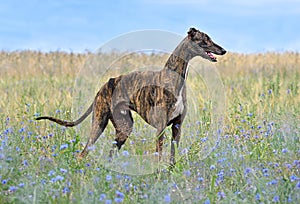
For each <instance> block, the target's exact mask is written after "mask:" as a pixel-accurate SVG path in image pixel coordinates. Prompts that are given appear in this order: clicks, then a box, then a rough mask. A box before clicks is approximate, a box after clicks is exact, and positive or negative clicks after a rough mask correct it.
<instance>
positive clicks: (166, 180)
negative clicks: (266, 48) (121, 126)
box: [0, 51, 300, 203]
mask: <svg viewBox="0 0 300 204" xmlns="http://www.w3.org/2000/svg"><path fill="white" fill-rule="evenodd" d="M93 57H95V56H94V55H93V54H92V53H88V52H87V53H84V54H74V53H71V54H69V53H63V52H51V53H42V52H32V51H20V52H10V53H7V52H1V53H0V76H1V77H0V90H1V96H0V97H1V100H0V117H1V123H0V140H1V145H0V172H1V174H0V181H1V183H0V202H1V203H44V202H45V203H71V202H72V203H83V202H84V203H129V202H131V203H242V202H244V203H272V202H278V203H285V202H291V203H299V201H300V172H299V169H300V160H299V158H300V141H299V139H300V137H299V135H300V133H299V129H300V126H299V124H300V117H299V116H300V108H299V107H300V96H299V94H300V93H299V92H300V91H299V88H300V87H299V86H300V69H299V66H300V56H299V54H298V53H265V54H248V55H244V54H236V53H228V54H226V55H225V56H224V57H220V58H219V62H218V63H217V64H216V68H217V71H218V73H219V75H220V78H221V80H222V82H223V83H224V87H225V89H224V91H225V95H226V101H224V107H225V111H224V118H223V121H222V127H221V128H220V129H219V130H218V133H217V134H218V135H209V134H208V133H209V129H210V127H211V126H212V124H211V123H212V122H214V121H212V120H211V118H212V115H213V114H214V112H213V109H211V104H210V101H209V95H210V93H209V92H208V90H207V87H206V85H205V83H204V82H203V80H202V79H201V78H200V77H199V75H197V74H190V75H189V78H188V82H187V83H188V87H189V92H188V94H189V93H190V94H192V95H189V107H191V108H190V109H189V111H190V112H189V117H188V118H187V119H186V121H185V123H184V125H183V127H182V128H183V130H182V131H183V132H182V139H181V141H182V142H181V144H180V146H179V149H178V152H177V160H178V162H177V164H176V166H175V167H174V169H173V171H168V170H167V169H163V170H161V171H159V172H158V173H154V174H149V175H142V176H134V175H130V174H124V173H118V172H115V171H112V170H109V168H105V165H103V163H101V162H99V151H101V149H103V145H104V144H103V143H102V142H105V141H112V140H113V134H114V130H113V128H112V127H111V125H110V126H109V127H108V128H107V130H106V131H105V132H104V134H103V138H102V139H101V142H98V143H96V145H95V146H96V147H95V149H93V150H92V151H91V152H90V154H89V155H88V157H86V158H84V159H82V160H78V159H77V157H76V155H77V154H78V152H79V151H80V150H82V148H83V145H84V144H85V143H86V141H87V137H88V134H89V130H90V120H87V121H85V122H84V123H83V124H82V125H80V126H79V127H76V128H73V129H72V128H64V127H61V126H59V125H56V124H53V123H50V122H36V121H34V118H35V117H36V116H39V115H53V116H56V117H59V118H63V119H74V117H75V116H77V115H78V114H80V113H82V111H84V108H85V107H82V108H81V109H80V108H78V109H76V111H77V113H75V116H74V113H72V111H73V112H74V109H73V110H72V107H73V106H74V100H75V99H74V96H75V95H76V94H78V90H76V88H77V87H79V86H80V85H82V87H83V89H84V90H87V92H88V93H89V94H90V95H89V96H94V95H95V93H96V91H97V90H98V89H99V88H100V86H101V85H102V84H103V83H104V82H105V81H107V80H108V78H109V77H110V76H117V75H119V74H120V73H127V72H129V71H131V70H137V69H139V68H140V67H141V68H143V67H144V68H145V69H147V68H149V66H148V65H149V64H150V65H151V66H153V67H155V68H157V67H159V66H162V65H163V64H162V62H164V61H165V60H166V59H167V57H168V56H167V55H159V54H153V55H149V54H134V55H130V56H125V57H122V59H121V60H118V61H116V59H119V58H118V57H120V55H119V54H117V53H112V54H100V55H99V56H97V57H98V58H97V59H101V61H100V62H99V61H97V60H96V61H95V63H98V64H93V63H91V64H86V62H87V61H89V62H91V61H93V60H91V59H93ZM105 64H113V67H111V68H110V69H109V70H106V71H104V70H105V69H106V68H107V67H104V65H105ZM191 64H193V66H194V67H197V66H196V65H197V64H201V60H200V59H194V60H193V61H192V62H191ZM90 65H93V66H90ZM147 66H148V67H147ZM85 69H87V70H88V72H89V73H83V72H84V71H85ZM92 69H95V70H93V71H92ZM193 71H195V70H191V71H190V73H193ZM78 73H79V74H78ZM80 73H81V75H80ZM101 74H102V75H101ZM81 76H83V77H82V78H80V77H81ZM95 76H96V77H95ZM99 76H100V77H99ZM76 80H77V81H76ZM80 80H81V81H80ZM78 83H81V84H78ZM83 94H84V93H83ZM76 96H77V95H76ZM89 100H90V99H89ZM91 100H92V98H91ZM90 102H91V101H90ZM90 102H85V103H90ZM85 103H84V104H83V106H85V105H88V104H85ZM79 112H80V113H79ZM134 117H135V118H136V124H135V126H134V131H133V133H132V134H131V136H130V138H129V140H128V141H127V142H126V144H125V146H124V147H123V148H122V150H121V153H122V152H123V151H126V152H129V153H130V154H137V155H139V154H141V155H142V154H144V153H145V152H153V151H154V149H155V148H154V147H155V139H154V137H153V138H151V137H146V136H145V135H154V134H155V131H154V129H153V128H151V127H149V126H148V125H146V124H145V123H144V122H143V121H142V120H140V119H139V117H138V116H136V115H135V116H134ZM166 137H167V138H166V139H165V145H164V151H165V152H169V149H170V129H167V130H166ZM209 137H219V140H218V141H217V144H218V145H217V146H216V147H215V148H214V149H213V152H212V153H211V154H210V155H209V156H208V157H206V158H203V157H201V153H203V149H205V148H206V147H207V146H208V143H207V141H209ZM143 139H144V140H143ZM195 141H196V142H195ZM108 143H109V142H108Z"/></svg>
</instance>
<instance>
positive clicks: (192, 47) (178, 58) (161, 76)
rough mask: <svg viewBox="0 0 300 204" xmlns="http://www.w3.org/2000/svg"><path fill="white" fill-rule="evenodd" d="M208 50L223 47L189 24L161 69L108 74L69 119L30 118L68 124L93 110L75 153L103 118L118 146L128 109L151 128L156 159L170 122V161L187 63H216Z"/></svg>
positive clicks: (183, 107) (128, 126) (127, 126)
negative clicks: (92, 97)
mask: <svg viewBox="0 0 300 204" xmlns="http://www.w3.org/2000/svg"><path fill="white" fill-rule="evenodd" d="M212 53H214V54H216V55H224V54H225V53H226V51H225V50H224V49H223V48H222V47H220V46H219V45H217V44H216V43H214V42H213V41H212V40H211V38H210V37H209V36H208V35H207V34H205V33H203V32H200V31H199V30H197V29H195V28H190V29H189V31H188V35H187V37H185V38H184V39H183V40H182V41H181V42H180V44H179V45H178V46H177V47H176V48H175V50H174V51H173V53H172V54H171V56H170V57H169V59H168V60H167V62H166V64H165V66H164V68H163V69H162V70H160V71H147V72H132V73H129V74H127V75H121V76H118V77H116V78H111V79H109V80H108V82H107V83H106V84H104V85H103V86H102V88H101V89H100V90H99V92H98V93H97V95H96V97H95V100H94V102H93V103H92V104H91V106H90V107H89V108H88V110H87V111H86V112H85V113H84V114H83V115H82V116H81V117H80V118H79V119H78V120H76V121H74V122H70V121H63V120H60V119H57V118H53V117H49V116H43V117H38V118H36V120H42V119H48V120H51V121H53V122H56V123H58V124H60V125H63V126H66V127H72V126H75V125H78V124H79V123H81V122H82V121H83V120H84V119H85V118H86V117H87V116H88V115H89V114H90V113H91V112H93V116H92V130H91V134H90V137H89V139H88V142H87V144H86V146H85V148H84V149H83V151H82V152H81V154H80V156H81V157H83V156H85V155H86V154H87V152H88V149H89V147H91V146H92V145H93V144H94V143H95V142H96V140H97V139H98V137H99V136H100V135H101V133H102V132H103V131H104V129H105V127H106V125H107V123H108V121H109V120H110V121H111V122H112V124H113V126H114V128H115V129H116V138H115V142H116V143H115V145H116V147H117V148H118V149H120V148H121V146H122V145H123V144H124V143H125V141H126V139H127V138H128V136H129V135H130V133H131V131H132V127H133V119H132V115H131V111H135V112H137V113H138V114H139V115H140V116H141V117H142V118H143V119H144V120H145V121H146V122H147V123H149V124H150V125H151V126H153V127H154V128H156V129H157V143H156V152H158V153H159V158H161V153H162V145H163V138H164V136H163V131H164V129H165V128H166V127H167V126H169V125H172V143H171V158H170V162H171V164H174V163H175V158H174V155H175V145H178V143H179V139H180V132H181V124H182V122H183V120H184V117H185V115H186V111H187V102H186V86H185V82H186V78H187V74H188V73H187V72H188V69H187V68H188V67H187V65H188V62H189V60H191V59H192V58H193V57H196V56H201V57H203V58H205V59H208V60H210V61H211V62H216V61H217V59H216V57H215V56H214V55H213V54H212ZM174 143H176V144H174Z"/></svg>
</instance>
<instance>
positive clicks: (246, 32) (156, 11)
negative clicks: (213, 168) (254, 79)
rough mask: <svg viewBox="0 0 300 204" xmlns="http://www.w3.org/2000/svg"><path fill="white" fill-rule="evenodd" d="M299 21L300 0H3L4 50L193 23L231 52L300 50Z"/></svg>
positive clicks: (0, 40) (79, 46)
mask: <svg viewBox="0 0 300 204" xmlns="http://www.w3.org/2000/svg"><path fill="white" fill-rule="evenodd" d="M299 20H300V1H299V0H257V1H256V0H224V1H223V0H220V1H217V0H152V1H151V0H128V1H125V0H124V1H120V0H110V1H100V0H81V1H79V0H43V1H42V0H26V1H21V0H8V1H5V0H0V50H4V51H15V50H40V51H46V52H47V51H57V50H59V51H67V52H70V51H71V52H85V51H87V50H89V51H93V50H95V49H97V48H99V47H101V46H102V45H104V44H105V43H107V42H109V41H110V40H112V39H114V38H116V37H118V36H122V35H124V34H126V33H130V32H133V31H142V30H148V29H150V30H151V29H155V30H162V31H168V32H172V33H176V34H178V35H181V36H185V35H186V32H187V31H188V29H189V28H190V27H195V28H198V29H199V30H200V31H203V32H205V33H207V34H208V35H209V36H211V38H212V39H213V40H214V41H215V42H216V43H217V44H219V45H222V47H224V48H225V49H226V50H229V51H231V52H240V53H258V52H267V51H276V52H283V51H297V52H299V51H300V35H299V34H300V25H299Z"/></svg>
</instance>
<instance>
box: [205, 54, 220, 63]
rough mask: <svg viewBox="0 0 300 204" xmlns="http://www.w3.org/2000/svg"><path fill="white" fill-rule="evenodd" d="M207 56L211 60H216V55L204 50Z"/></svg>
mask: <svg viewBox="0 0 300 204" xmlns="http://www.w3.org/2000/svg"><path fill="white" fill-rule="evenodd" d="M206 54H207V56H208V57H209V58H210V60H211V61H212V62H216V61H217V57H215V56H214V55H213V54H212V53H211V52H206Z"/></svg>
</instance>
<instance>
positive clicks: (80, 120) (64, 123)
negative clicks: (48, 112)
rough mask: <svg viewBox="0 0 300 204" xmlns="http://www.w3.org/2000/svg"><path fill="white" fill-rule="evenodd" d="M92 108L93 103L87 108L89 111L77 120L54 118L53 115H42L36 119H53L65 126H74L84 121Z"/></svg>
mask: <svg viewBox="0 0 300 204" xmlns="http://www.w3.org/2000/svg"><path fill="white" fill-rule="evenodd" d="M92 110H93V104H92V105H90V107H89V108H88V109H87V111H86V112H85V113H84V114H83V115H82V116H81V117H80V118H79V119H78V120H76V121H65V120H61V119H58V118H54V117H51V116H41V117H38V118H36V120H51V121H53V122H55V123H57V124H60V125H63V126H65V127H73V126H76V125H78V124H79V123H81V122H82V121H84V119H86V117H88V115H89V114H90V113H91V112H92Z"/></svg>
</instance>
